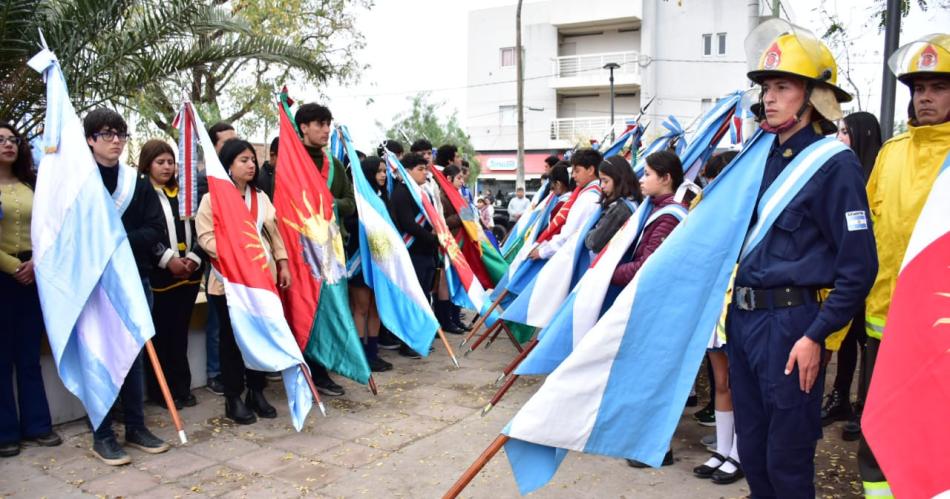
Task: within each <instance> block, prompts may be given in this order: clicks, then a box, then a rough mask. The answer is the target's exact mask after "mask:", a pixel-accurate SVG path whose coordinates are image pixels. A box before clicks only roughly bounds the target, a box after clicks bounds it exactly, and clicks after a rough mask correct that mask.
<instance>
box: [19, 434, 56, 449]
mask: <svg viewBox="0 0 950 499" xmlns="http://www.w3.org/2000/svg"><path fill="white" fill-rule="evenodd" d="M23 443H26V444H33V445H39V446H40V447H56V446H57V445H60V444H62V443H63V439H62V438H59V435H57V434H56V432H55V431H51V432H49V433H47V434H45V435H39V436H36V437H31V438H27V439H25V440H24V441H23Z"/></svg>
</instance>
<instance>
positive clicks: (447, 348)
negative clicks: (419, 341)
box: [438, 328, 461, 369]
mask: <svg viewBox="0 0 950 499" xmlns="http://www.w3.org/2000/svg"><path fill="white" fill-rule="evenodd" d="M438 334H439V339H441V340H442V344H443V345H445V351H446V352H448V353H449V357H450V358H451V359H452V363H453V364H455V368H456V369H461V367H460V366H459V360H458V359H457V358H456V357H455V352H454V351H452V345H449V340H448V339H447V338H446V337H445V331H443V330H442V328H439V329H438Z"/></svg>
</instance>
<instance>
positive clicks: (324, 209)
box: [274, 95, 370, 384]
mask: <svg viewBox="0 0 950 499" xmlns="http://www.w3.org/2000/svg"><path fill="white" fill-rule="evenodd" d="M282 97H284V96H283V95H282ZM282 100H283V102H282V103H281V109H280V112H278V114H279V115H280V148H279V149H278V152H277V165H278V167H277V170H276V177H275V179H274V208H275V209H276V210H277V226H278V229H279V230H280V235H281V238H282V239H283V240H284V246H286V248H287V257H288V264H289V268H290V274H291V278H292V284H291V286H290V287H289V288H288V289H286V290H284V291H283V292H282V298H283V300H282V301H283V304H284V315H285V316H286V317H287V322H288V323H289V324H290V329H291V330H292V331H293V333H294V337H295V338H296V340H297V345H298V346H299V347H300V350H301V351H302V352H303V354H304V356H305V357H308V358H310V359H313V360H316V361H317V362H319V363H320V364H322V365H323V366H324V367H326V368H327V369H330V370H331V371H335V372H337V373H340V374H341V375H343V376H346V377H347V378H350V379H352V380H354V381H356V382H358V383H362V384H366V383H368V382H369V377H370V369H369V364H368V363H367V361H366V355H365V354H364V353H363V344H362V342H361V341H360V338H359V334H358V333H357V331H356V325H355V324H354V323H353V316H352V315H351V314H350V304H349V299H348V297H347V282H346V256H345V254H344V252H343V239H342V237H341V235H340V228H339V225H338V224H337V220H336V215H335V214H334V210H333V195H332V194H330V190H329V188H328V187H327V179H326V178H324V177H323V176H322V175H321V174H320V172H319V171H318V170H317V167H316V165H314V163H313V160H312V159H311V158H310V155H309V154H307V150H306V149H304V146H303V143H302V142H301V141H300V137H299V136H298V135H297V130H296V128H295V126H294V124H293V122H291V120H290V118H289V116H288V113H289V108H288V107H287V105H286V100H284V99H282Z"/></svg>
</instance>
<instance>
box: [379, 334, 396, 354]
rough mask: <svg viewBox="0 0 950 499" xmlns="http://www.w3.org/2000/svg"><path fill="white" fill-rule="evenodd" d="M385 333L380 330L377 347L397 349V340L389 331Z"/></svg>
mask: <svg viewBox="0 0 950 499" xmlns="http://www.w3.org/2000/svg"><path fill="white" fill-rule="evenodd" d="M386 333H388V334H383V332H382V331H381V332H380V334H379V343H377V344H378V345H379V348H382V349H383V350H399V340H398V339H396V337H395V336H393V335H392V333H389V332H388V331H387V332H386Z"/></svg>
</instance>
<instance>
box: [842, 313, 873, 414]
mask: <svg viewBox="0 0 950 499" xmlns="http://www.w3.org/2000/svg"><path fill="white" fill-rule="evenodd" d="M866 341H867V334H866V333H865V332H864V307H861V310H860V311H859V312H858V313H857V314H855V316H854V320H852V321H851V327H850V328H848V334H846V335H845V337H844V339H843V340H842V341H841V348H839V349H838V372H837V373H836V374H835V390H837V391H839V392H841V393H843V394H845V395H847V394H849V393H850V392H851V382H852V381H853V380H854V372H855V370H856V369H857V367H858V351H859V350H863V348H862V347H863V346H864V345H865V343H866ZM863 400H864V399H863V398H862V397H860V396H859V397H858V401H859V402H862V401H863Z"/></svg>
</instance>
